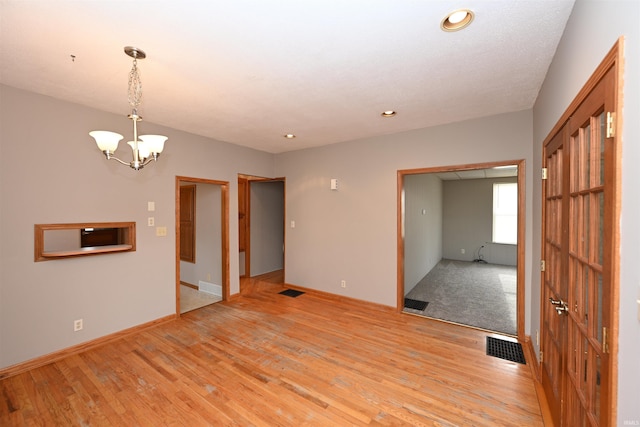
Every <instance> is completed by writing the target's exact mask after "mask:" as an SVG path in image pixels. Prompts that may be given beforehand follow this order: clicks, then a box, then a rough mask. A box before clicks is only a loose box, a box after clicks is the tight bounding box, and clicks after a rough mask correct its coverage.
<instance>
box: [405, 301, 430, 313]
mask: <svg viewBox="0 0 640 427" xmlns="http://www.w3.org/2000/svg"><path fill="white" fill-rule="evenodd" d="M428 304H429V303H428V302H426V301H420V300H417V299H411V298H405V299H404V308H410V309H412V310H419V311H424V309H425V308H427V305H428Z"/></svg>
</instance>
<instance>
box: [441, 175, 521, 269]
mask: <svg viewBox="0 0 640 427" xmlns="http://www.w3.org/2000/svg"><path fill="white" fill-rule="evenodd" d="M495 182H517V179H516V178H500V179H498V178H496V179H491V178H487V179H464V180H456V181H444V182H443V188H442V193H443V215H442V216H443V220H442V223H443V231H442V241H443V248H442V256H443V258H447V259H455V260H460V261H472V260H474V259H475V257H476V256H477V255H478V250H479V249H480V247H481V246H483V245H484V248H483V249H482V255H483V256H484V259H485V260H486V261H487V262H489V263H491V264H503V265H517V246H516V245H504V244H494V243H491V241H492V230H493V184H494V183H495ZM461 249H464V250H465V253H464V254H463V253H462V251H461Z"/></svg>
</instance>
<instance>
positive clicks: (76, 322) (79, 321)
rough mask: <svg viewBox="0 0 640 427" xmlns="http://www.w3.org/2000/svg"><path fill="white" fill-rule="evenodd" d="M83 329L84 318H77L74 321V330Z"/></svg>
mask: <svg viewBox="0 0 640 427" xmlns="http://www.w3.org/2000/svg"><path fill="white" fill-rule="evenodd" d="M81 330H82V319H77V320H74V321H73V332H78V331H81Z"/></svg>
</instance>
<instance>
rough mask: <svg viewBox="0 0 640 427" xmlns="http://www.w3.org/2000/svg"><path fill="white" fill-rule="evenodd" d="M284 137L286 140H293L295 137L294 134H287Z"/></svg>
mask: <svg viewBox="0 0 640 427" xmlns="http://www.w3.org/2000/svg"><path fill="white" fill-rule="evenodd" d="M284 137H285V138H287V139H293V138H295V137H296V136H295V135H294V134H292V133H287V134H285V135H284Z"/></svg>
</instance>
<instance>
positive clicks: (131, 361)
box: [0, 277, 543, 427]
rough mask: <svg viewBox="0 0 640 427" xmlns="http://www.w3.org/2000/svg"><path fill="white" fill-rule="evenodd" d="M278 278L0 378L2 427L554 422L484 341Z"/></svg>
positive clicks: (523, 376)
mask: <svg viewBox="0 0 640 427" xmlns="http://www.w3.org/2000/svg"><path fill="white" fill-rule="evenodd" d="M268 279H269V281H270V282H269V281H268V282H261V281H259V280H255V279H251V280H250V281H248V282H247V283H249V285H248V286H244V287H243V290H242V295H241V296H239V297H236V298H234V299H232V300H231V301H228V302H223V303H218V304H215V305H212V306H207V307H204V308H202V309H199V310H195V311H192V312H189V313H187V314H185V315H183V316H181V317H180V318H179V319H177V320H176V321H173V322H167V323H164V324H160V325H158V326H156V327H154V328H152V329H147V330H144V331H141V332H140V333H137V334H133V335H130V336H126V337H123V338H122V339H120V340H117V341H114V342H111V343H109V344H106V345H104V346H102V347H99V348H95V349H91V350H89V351H86V352H84V353H81V354H77V355H73V356H69V357H67V358H65V359H62V360H60V361H57V362H54V363H52V364H50V365H46V366H43V367H40V368H36V369H33V370H31V371H29V372H24V373H22V374H18V375H16V376H14V377H10V378H5V379H3V380H1V381H0V395H2V402H0V425H3V426H4V425H7V426H14V425H16V426H17V425H92V426H103V425H105V426H108V425H114V426H115V425H127V426H147V425H149V426H155V425H190V426H200V425H221V426H246V425H254V426H301V425H308V426H334V425H335V426H345V425H350V426H351V425H352V426H374V425H376V426H398V425H411V426H420V425H424V426H433V425H438V426H491V427H493V426H542V425H543V422H542V417H541V413H540V408H539V405H538V401H537V395H536V389H535V384H534V381H533V379H532V377H531V372H530V370H529V367H528V366H526V365H520V364H517V363H513V362H508V361H505V360H502V359H498V358H494V357H489V356H487V355H486V354H485V339H486V333H483V332H481V331H478V330H474V329H470V328H464V327H461V326H456V325H450V324H445V323H442V322H437V321H433V320H430V319H424V318H419V317H416V316H410V315H406V314H399V313H395V312H393V311H391V310H375V309H372V307H371V305H367V304H364V305H359V304H356V303H355V302H354V301H353V300H340V299H339V298H335V297H330V296H327V295H323V294H319V293H318V294H316V293H313V292H307V293H305V294H304V295H302V296H300V297H297V298H290V297H287V296H283V295H280V294H278V292H279V291H281V290H282V289H283V286H282V285H278V284H274V283H272V282H273V278H271V277H269V278H268Z"/></svg>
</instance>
